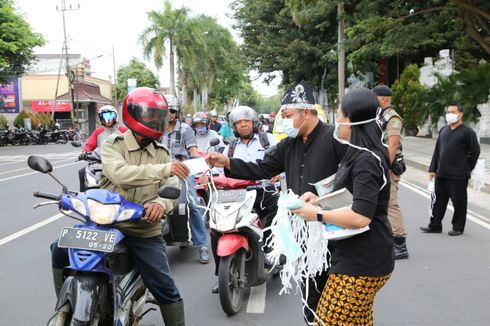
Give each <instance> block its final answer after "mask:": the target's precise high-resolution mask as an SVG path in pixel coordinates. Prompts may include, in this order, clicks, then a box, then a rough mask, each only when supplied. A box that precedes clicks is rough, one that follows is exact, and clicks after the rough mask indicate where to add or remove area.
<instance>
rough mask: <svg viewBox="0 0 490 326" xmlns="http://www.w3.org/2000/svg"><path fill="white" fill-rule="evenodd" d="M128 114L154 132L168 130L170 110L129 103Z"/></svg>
mask: <svg viewBox="0 0 490 326" xmlns="http://www.w3.org/2000/svg"><path fill="white" fill-rule="evenodd" d="M128 113H129V115H130V116H131V117H133V119H135V120H136V121H138V122H139V123H141V124H142V125H144V126H146V127H148V128H150V129H152V130H154V131H157V132H164V131H165V128H167V122H168V110H165V109H162V108H151V107H147V106H143V105H137V104H133V103H129V104H128Z"/></svg>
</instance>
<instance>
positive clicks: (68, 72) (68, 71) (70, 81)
mask: <svg viewBox="0 0 490 326" xmlns="http://www.w3.org/2000/svg"><path fill="white" fill-rule="evenodd" d="M79 9H80V4H78V7H77V8H72V6H71V5H70V6H69V8H67V7H66V2H65V0H61V9H58V6H56V10H59V11H61V16H62V17H63V36H64V52H65V58H66V78H67V79H68V92H69V94H70V99H71V109H70V116H71V121H72V122H73V120H74V119H73V116H74V111H75V100H74V98H73V78H72V73H71V69H70V62H69V58H68V39H67V37H66V23H65V11H72V10H79ZM73 77H74V76H73ZM76 118H77V119H76V120H77V124H78V115H77V117H76Z"/></svg>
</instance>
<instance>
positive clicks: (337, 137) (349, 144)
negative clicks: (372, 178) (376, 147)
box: [333, 108, 388, 190]
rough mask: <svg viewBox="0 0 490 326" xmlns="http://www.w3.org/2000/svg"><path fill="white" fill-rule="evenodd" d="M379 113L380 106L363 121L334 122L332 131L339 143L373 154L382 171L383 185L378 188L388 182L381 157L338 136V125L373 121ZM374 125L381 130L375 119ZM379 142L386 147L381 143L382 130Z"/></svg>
mask: <svg viewBox="0 0 490 326" xmlns="http://www.w3.org/2000/svg"><path fill="white" fill-rule="evenodd" d="M380 113H381V108H378V111H377V113H376V118H372V119H369V120H364V121H357V122H335V130H334V132H333V138H334V139H335V140H337V141H338V142H339V143H341V144H345V145H348V146H350V147H353V148H356V149H359V150H361V151H366V152H369V153H371V155H373V156H374V157H375V158H376V159H377V160H378V162H379V166H380V167H381V170H382V171H383V185H382V186H381V188H379V190H381V189H383V188H384V187H385V186H386V183H387V182H388V181H387V180H386V176H385V169H384V168H383V165H382V164H381V158H380V157H379V155H377V154H376V153H374V152H373V151H371V150H369V149H367V148H365V147H360V146H357V145H354V144H351V143H350V142H349V141H347V140H345V139H341V138H339V126H356V125H363V124H368V123H371V122H373V121H376V120H378V116H379V114H380ZM376 125H377V126H378V128H380V130H381V127H380V125H379V123H377V121H376ZM381 143H382V144H383V146H385V147H388V146H387V145H386V144H385V143H383V132H381Z"/></svg>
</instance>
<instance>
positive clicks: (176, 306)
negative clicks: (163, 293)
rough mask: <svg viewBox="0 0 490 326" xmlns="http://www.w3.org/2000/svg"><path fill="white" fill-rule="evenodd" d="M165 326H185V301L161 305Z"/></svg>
mask: <svg viewBox="0 0 490 326" xmlns="http://www.w3.org/2000/svg"><path fill="white" fill-rule="evenodd" d="M160 312H161V313H162V318H163V322H164V323H165V326H185V316H184V301H182V300H181V301H180V302H177V303H171V304H162V305H160Z"/></svg>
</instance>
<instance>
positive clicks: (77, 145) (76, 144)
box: [71, 141, 82, 147]
mask: <svg viewBox="0 0 490 326" xmlns="http://www.w3.org/2000/svg"><path fill="white" fill-rule="evenodd" d="M71 146H73V147H82V144H81V143H80V142H78V141H72V142H71Z"/></svg>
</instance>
